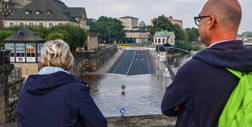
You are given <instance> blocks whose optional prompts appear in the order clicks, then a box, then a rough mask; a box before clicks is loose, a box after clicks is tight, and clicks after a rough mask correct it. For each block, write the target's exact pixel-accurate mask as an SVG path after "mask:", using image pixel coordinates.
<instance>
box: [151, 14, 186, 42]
mask: <svg viewBox="0 0 252 127" xmlns="http://www.w3.org/2000/svg"><path fill="white" fill-rule="evenodd" d="M161 30H167V31H173V32H174V34H175V36H176V40H184V33H183V30H182V29H181V27H180V26H179V25H177V24H175V25H173V24H172V23H171V22H170V21H169V20H168V19H167V18H166V17H165V16H164V15H162V16H159V17H158V18H157V19H155V20H154V21H153V26H151V28H150V29H149V32H150V34H151V35H150V38H153V36H154V34H155V33H156V32H157V31H161Z"/></svg>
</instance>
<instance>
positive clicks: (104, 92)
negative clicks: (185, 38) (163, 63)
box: [79, 56, 188, 117]
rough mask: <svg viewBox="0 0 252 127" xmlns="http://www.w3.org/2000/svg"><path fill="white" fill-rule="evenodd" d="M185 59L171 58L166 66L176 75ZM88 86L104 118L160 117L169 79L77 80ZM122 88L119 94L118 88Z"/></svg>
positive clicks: (112, 77)
mask: <svg viewBox="0 0 252 127" xmlns="http://www.w3.org/2000/svg"><path fill="white" fill-rule="evenodd" d="M187 60H188V58H187V57H186V56H185V57H174V58H172V59H169V65H170V66H171V68H172V70H173V71H174V73H175V74H176V72H177V69H178V68H179V67H180V66H181V65H182V64H184V63H185V62H186V61H187ZM79 79H80V80H83V81H85V82H89V83H90V84H91V89H90V92H91V95H92V97H93V99H94V101H95V102H96V104H97V106H98V107H99V109H100V110H101V112H102V113H103V115H104V116H105V117H113V116H121V113H120V109H121V108H124V109H125V114H124V115H125V116H135V115H151V114H161V110H160V106H161V101H162V98H163V95H164V92H165V89H166V87H167V86H168V85H169V84H170V83H171V82H172V79H171V78H170V77H167V78H165V77H162V78H161V77H160V76H157V75H156V74H144V75H131V76H129V75H127V76H126V75H120V74H111V73H107V74H103V75H85V76H82V77H80V78H79ZM122 85H124V86H125V87H126V88H125V89H124V90H123V89H122V88H121V86H122Z"/></svg>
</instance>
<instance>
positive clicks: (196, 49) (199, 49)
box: [192, 45, 204, 51]
mask: <svg viewBox="0 0 252 127" xmlns="http://www.w3.org/2000/svg"><path fill="white" fill-rule="evenodd" d="M203 49H204V48H203V47H201V46H200V45H193V46H192V50H193V51H201V50H203Z"/></svg>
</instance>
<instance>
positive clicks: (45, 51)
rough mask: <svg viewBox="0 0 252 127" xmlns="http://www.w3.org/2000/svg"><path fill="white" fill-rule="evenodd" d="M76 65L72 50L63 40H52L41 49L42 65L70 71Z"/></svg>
mask: <svg viewBox="0 0 252 127" xmlns="http://www.w3.org/2000/svg"><path fill="white" fill-rule="evenodd" d="M73 64H74V58H73V55H72V53H71V51H70V48H69V46H68V44H67V43H66V42H64V41H63V40H60V39H58V40H51V41H48V42H46V43H45V44H44V46H43V48H42V49H41V59H40V65H41V66H42V67H45V66H54V67H61V68H63V69H65V70H70V68H71V66H73Z"/></svg>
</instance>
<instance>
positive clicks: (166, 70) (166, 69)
mask: <svg viewBox="0 0 252 127" xmlns="http://www.w3.org/2000/svg"><path fill="white" fill-rule="evenodd" d="M161 46H162V47H163V48H164V49H165V52H166V56H165V71H164V77H169V73H168V48H169V47H164V46H163V45H161Z"/></svg>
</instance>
